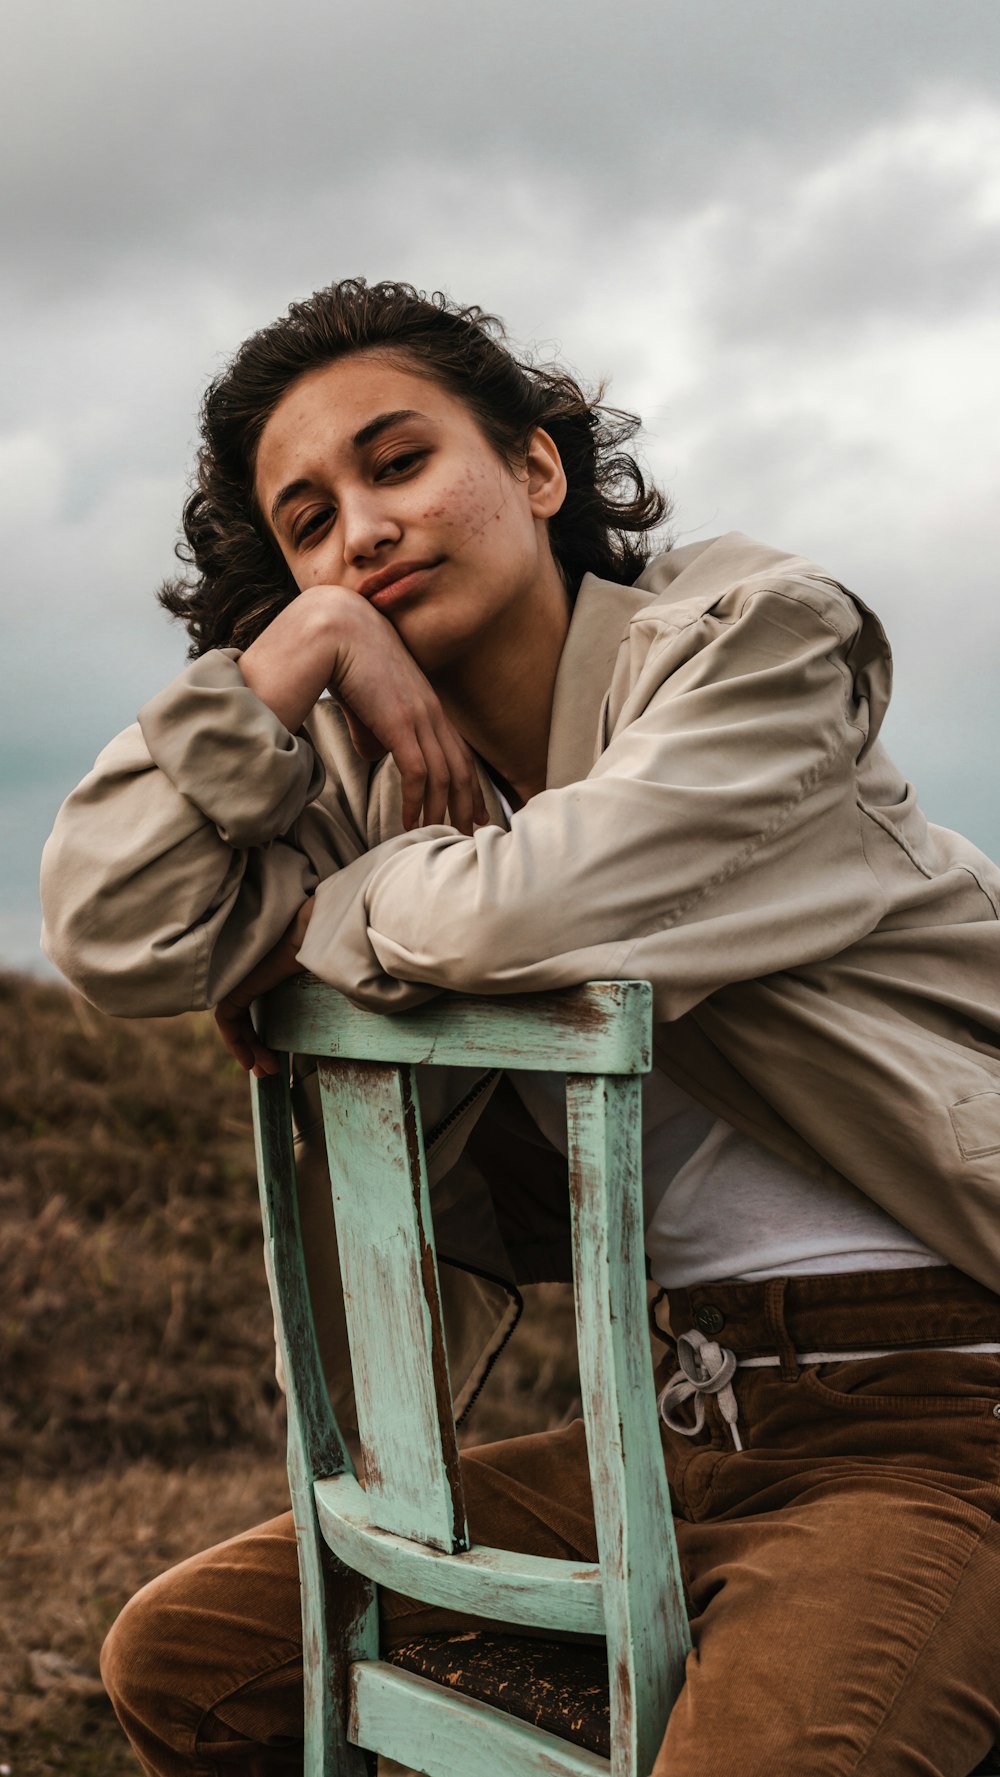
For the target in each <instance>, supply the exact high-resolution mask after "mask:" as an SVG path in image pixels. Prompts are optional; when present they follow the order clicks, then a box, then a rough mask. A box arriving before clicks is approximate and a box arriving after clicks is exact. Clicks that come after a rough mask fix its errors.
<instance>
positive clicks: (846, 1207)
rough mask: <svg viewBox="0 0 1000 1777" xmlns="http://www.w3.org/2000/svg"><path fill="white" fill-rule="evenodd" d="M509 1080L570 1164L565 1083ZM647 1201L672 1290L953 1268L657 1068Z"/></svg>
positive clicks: (649, 1224) (659, 1268)
mask: <svg viewBox="0 0 1000 1777" xmlns="http://www.w3.org/2000/svg"><path fill="white" fill-rule="evenodd" d="M509 1077H510V1079H511V1081H512V1083H513V1085H514V1087H515V1090H516V1091H517V1093H518V1096H519V1097H520V1099H521V1102H522V1104H523V1105H524V1107H525V1109H526V1110H527V1111H528V1113H529V1115H530V1116H531V1117H532V1118H533V1120H534V1122H535V1123H536V1124H537V1125H538V1128H539V1129H540V1130H541V1132H542V1134H543V1135H544V1136H545V1137H546V1138H547V1139H548V1140H549V1141H550V1142H551V1143H552V1145H553V1147H556V1148H558V1149H559V1150H560V1152H561V1153H563V1154H565V1152H566V1149H567V1136H566V1082H565V1078H564V1076H563V1075H562V1074H547V1073H529V1072H527V1071H521V1070H512V1071H511V1072H510V1075H509ZM642 1195H643V1206H644V1210H645V1222H646V1252H647V1255H648V1257H649V1264H650V1273H651V1275H652V1277H653V1279H654V1280H655V1282H656V1283H659V1284H662V1285H663V1286H664V1287H665V1288H667V1289H680V1288H684V1287H687V1286H689V1285H691V1284H698V1283H717V1282H720V1281H721V1280H722V1279H723V1278H739V1279H744V1280H747V1281H753V1282H759V1281H760V1280H761V1279H762V1278H765V1277H785V1276H789V1275H792V1274H794V1273H796V1272H813V1273H815V1272H818V1271H880V1270H888V1269H891V1268H896V1269H898V1268H902V1267H904V1266H911V1265H943V1264H944V1263H945V1262H946V1261H945V1260H944V1259H942V1258H941V1257H940V1256H939V1255H938V1254H937V1253H934V1252H932V1251H931V1250H930V1248H929V1247H926V1246H924V1244H923V1242H922V1241H920V1240H918V1239H917V1236H916V1235H915V1234H911V1233H910V1231H909V1229H908V1228H904V1227H903V1226H902V1224H901V1223H900V1222H897V1221H894V1220H893V1218H892V1216H890V1215H887V1214H886V1212H885V1210H883V1209H880V1208H879V1207H878V1205H877V1204H876V1203H873V1202H872V1200H871V1198H870V1197H866V1196H865V1195H864V1193H863V1192H862V1191H858V1190H857V1189H856V1188H855V1187H854V1186H853V1185H849V1184H847V1183H846V1182H841V1183H832V1182H830V1181H829V1180H826V1179H815V1178H813V1177H811V1176H810V1175H809V1174H808V1173H805V1172H801V1171H800V1170H799V1168H798V1167H797V1166H792V1165H791V1164H790V1163H789V1162H788V1161H786V1160H782V1159H780V1158H779V1157H778V1155H776V1154H772V1153H771V1152H770V1150H769V1149H767V1148H764V1147H762V1146H761V1144H760V1143H759V1142H756V1141H754V1140H753V1138H752V1137H751V1136H747V1135H741V1134H740V1132H739V1130H736V1129H734V1128H733V1127H732V1125H731V1124H729V1123H726V1122H724V1121H723V1119H722V1118H721V1117H714V1116H713V1115H712V1113H711V1111H706V1110H705V1109H704V1108H703V1106H701V1105H699V1104H698V1103H696V1101H695V1100H694V1099H693V1098H691V1096H690V1095H689V1094H688V1093H687V1092H685V1091H684V1090H683V1088H682V1087H680V1086H677V1085H675V1084H674V1082H673V1081H672V1080H671V1079H669V1078H668V1077H667V1075H666V1074H664V1073H662V1072H661V1071H660V1070H659V1069H658V1068H654V1070H653V1072H652V1073H650V1074H647V1075H645V1077H644V1078H643V1082H642Z"/></svg>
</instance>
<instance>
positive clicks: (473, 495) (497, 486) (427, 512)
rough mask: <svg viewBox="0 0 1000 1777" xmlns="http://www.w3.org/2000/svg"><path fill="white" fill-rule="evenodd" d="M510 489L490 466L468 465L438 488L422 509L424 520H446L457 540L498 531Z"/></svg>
mask: <svg viewBox="0 0 1000 1777" xmlns="http://www.w3.org/2000/svg"><path fill="white" fill-rule="evenodd" d="M508 495H509V490H508V489H507V488H506V487H505V486H504V484H503V482H502V481H501V479H500V477H499V476H498V475H497V474H496V473H494V472H492V471H491V470H490V469H488V468H481V469H480V468H474V467H471V466H470V467H467V468H466V469H464V470H463V471H462V473H461V474H460V475H459V476H458V477H457V478H456V479H455V480H454V481H453V482H452V483H451V484H450V485H449V486H448V487H447V488H442V489H440V490H437V491H436V492H435V494H434V495H433V496H432V497H431V498H430V499H429V500H428V502H427V504H426V505H425V506H424V507H423V509H422V510H421V512H420V514H419V517H420V521H421V522H425V523H428V524H438V525H440V524H444V525H446V526H447V528H448V530H449V531H451V532H452V533H453V535H454V540H455V543H454V544H453V546H455V544H457V545H459V546H460V545H461V544H462V543H466V542H471V541H472V540H473V539H474V538H476V537H479V536H484V537H485V536H486V535H487V534H489V533H490V532H495V528H496V526H497V525H499V524H501V523H502V520H503V517H504V511H505V508H506V505H507V499H508Z"/></svg>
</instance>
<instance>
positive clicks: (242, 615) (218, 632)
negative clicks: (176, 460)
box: [159, 278, 669, 657]
mask: <svg viewBox="0 0 1000 1777" xmlns="http://www.w3.org/2000/svg"><path fill="white" fill-rule="evenodd" d="M506 337H507V336H506V333H505V330H504V326H503V323H502V322H501V321H499V320H498V319H497V318H496V316H494V315H488V314H484V313H483V311H482V310H481V309H479V308H475V307H472V308H460V307H459V306H458V305H457V304H456V303H453V302H452V301H450V300H449V298H448V297H446V296H444V295H443V294H442V293H441V292H440V291H436V292H435V293H434V294H433V295H431V296H427V295H426V294H425V293H424V292H423V291H418V290H416V289H414V288H413V286H412V285H411V284H396V283H379V284H371V285H369V284H368V283H367V282H366V280H365V279H364V278H345V279H343V280H342V281H341V282H340V283H337V284H331V285H330V286H329V288H328V289H326V290H317V291H316V293H315V294H314V295H313V296H310V297H309V298H308V299H307V300H306V301H304V302H295V303H293V304H292V305H291V307H290V308H289V310H288V314H287V315H286V316H282V318H281V319H280V320H278V321H275V322H273V323H272V325H271V326H270V327H264V328H262V329H261V331H260V332H259V333H254V334H252V335H251V337H250V338H249V339H248V340H246V341H245V342H244V344H243V345H242V346H241V347H240V349H239V351H238V352H237V353H236V355H235V357H234V358H233V360H232V362H231V363H230V364H229V365H228V367H227V368H226V369H225V370H224V371H223V372H222V374H221V375H220V376H218V377H216V379H215V381H214V382H213V383H211V384H210V386H209V388H208V390H207V392H206V395H205V399H204V402H203V403H202V409H201V436H202V442H201V446H200V449H199V452H198V459H197V472H196V477H195V485H194V488H193V490H192V492H191V494H190V495H189V496H188V499H187V501H186V502H185V506H184V513H183V530H184V535H183V538H182V540H181V541H180V542H179V543H178V545H177V551H176V553H177V555H178V558H179V559H180V560H181V561H182V562H184V563H185V565H186V567H187V568H188V570H189V572H188V573H187V574H185V575H182V576H180V577H178V578H176V579H172V580H168V581H166V582H165V584H164V585H163V586H162V587H161V589H160V593H159V598H160V602H161V604H163V605H164V606H165V607H166V609H167V610H168V611H169V612H170V613H171V615H172V616H174V617H178V618H180V619H181V620H182V622H183V623H184V624H185V625H186V627H187V630H188V634H189V635H190V637H191V646H190V649H189V653H190V655H191V656H192V657H197V656H198V655H200V654H203V653H205V652H206V651H207V650H208V649H209V648H223V647H236V648H247V647H249V645H250V643H251V642H252V641H254V640H255V639H256V637H257V636H259V635H260V633H261V631H262V630H264V629H265V628H266V627H267V625H268V624H269V623H270V622H271V620H272V618H274V617H276V616H277V614H278V612H279V611H280V610H282V609H283V608H284V606H285V605H287V604H289V603H290V601H291V600H292V599H293V598H295V596H296V594H297V592H298V588H297V587H296V585H295V582H294V580H293V579H292V576H291V574H290V573H289V570H288V567H287V564H286V563H285V561H284V559H283V557H282V555H281V553H280V551H279V549H278V546H277V544H276V542H275V540H274V538H273V536H272V535H271V532H270V531H269V529H268V527H267V524H266V523H265V520H264V517H263V514H262V513H261V511H260V509H259V507H258V505H257V501H256V498H255V494H254V468H255V459H256V453H257V446H258V444H259V441H260V435H261V432H262V431H263V429H264V426H265V424H266V423H267V420H268V418H269V417H270V415H271V414H272V413H273V412H274V409H275V407H276V406H277V404H278V402H279V401H280V400H281V397H282V396H283V395H284V394H285V392H286V390H287V389H289V388H290V387H291V385H292V384H293V383H294V382H295V381H296V380H297V379H298V378H299V377H300V376H302V375H304V374H305V373H306V372H307V371H310V370H315V369H318V368H319V367H320V366H322V365H324V364H329V363H332V362H333V361H334V360H335V359H337V358H342V357H346V356H347V355H348V354H350V353H353V352H360V351H367V350H372V349H378V350H380V351H382V352H389V353H391V354H392V355H393V356H394V357H398V358H399V359H400V361H401V362H404V363H405V365H406V368H408V369H411V368H416V369H417V370H418V371H420V372H422V373H423V374H425V375H427V376H428V377H430V378H432V379H433V381H435V382H436V383H438V384H439V385H440V387H442V388H444V389H445V390H447V391H448V392H449V393H450V394H453V395H456V396H457V397H458V398H459V399H460V400H462V401H464V403H465V405H466V406H467V407H468V408H469V410H470V411H471V413H472V414H473V416H474V418H475V419H476V421H477V422H478V424H479V426H480V427H481V429H482V432H483V434H484V436H485V437H486V438H487V440H488V441H489V443H490V444H491V445H492V446H493V448H494V449H495V450H496V452H497V454H498V455H499V456H501V457H503V458H504V459H505V460H506V461H507V462H508V463H510V464H511V466H512V467H514V466H516V465H517V464H518V463H519V462H522V463H523V461H524V454H525V451H526V449H527V445H528V442H529V439H530V437H531V433H532V432H533V430H534V428H535V427H536V426H542V427H544V429H545V430H546V431H547V432H548V433H549V435H550V436H551V438H552V439H553V442H554V443H555V445H556V447H557V449H558V451H559V454H560V456H561V458H562V462H563V467H564V469H565V471H566V480H567V492H566V498H565V501H564V503H563V506H562V508H561V509H560V511H559V512H558V513H556V515H555V516H554V517H553V518H551V519H550V520H549V539H550V542H551V545H552V552H553V555H554V556H555V559H556V561H557V563H558V565H559V568H560V570H561V572H562V574H563V578H564V580H565V582H566V585H567V587H568V588H569V591H570V594H571V596H575V594H576V591H577V589H578V587H579V584H580V580H581V578H582V576H583V574H584V573H585V572H586V571H587V570H588V569H589V570H590V571H591V572H593V573H595V574H599V575H601V576H602V577H603V578H604V579H607V580H616V581H619V582H623V583H627V582H630V581H632V580H634V579H635V578H636V576H637V575H638V574H639V573H640V572H641V571H642V568H643V567H644V566H645V564H646V561H647V560H648V556H649V551H648V549H643V548H642V546H641V543H640V541H639V538H642V537H643V536H644V535H645V533H646V532H649V531H652V530H654V529H655V528H656V526H658V525H660V524H661V523H662V522H663V520H664V519H665V518H666V516H667V514H668V512H669V502H668V500H667V498H666V496H665V495H664V494H663V493H661V492H660V490H659V489H658V488H656V487H654V486H652V485H648V484H647V482H646V480H645V478H644V476H643V473H642V470H641V469H640V467H639V465H638V463H637V462H636V460H635V458H634V457H633V456H631V455H630V454H629V453H628V451H627V450H625V449H624V448H623V447H624V446H625V445H626V444H627V443H628V442H629V440H630V439H631V438H633V437H634V435H635V433H636V432H637V431H638V429H639V425H640V422H639V420H638V418H637V417H636V416H635V415H634V414H630V413H624V412H622V411H620V410H619V409H617V408H612V407H606V406H603V405H602V402H601V397H602V395H603V393H604V386H603V385H602V386H601V387H600V388H598V389H597V391H596V393H595V394H593V395H588V393H587V392H586V391H585V390H584V389H583V388H582V387H581V385H580V384H579V383H578V382H577V381H576V380H575V378H574V377H572V376H571V375H570V374H569V373H568V371H566V370H564V369H562V368H561V367H560V366H558V365H554V364H542V363H534V362H532V361H531V360H530V359H528V358H517V357H515V356H514V353H513V352H512V351H511V350H510V349H509V347H508V346H507V344H506V343H505V342H506ZM190 570H193V573H192V572H190Z"/></svg>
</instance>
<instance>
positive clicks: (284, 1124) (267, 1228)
mask: <svg viewBox="0 0 1000 1777" xmlns="http://www.w3.org/2000/svg"><path fill="white" fill-rule="evenodd" d="M251 1104H252V1109H253V1123H254V1144H255V1147H256V1151H257V1177H258V1181H259V1185H260V1200H261V1220H262V1222H263V1226H264V1258H265V1267H266V1270H267V1279H268V1287H269V1289H270V1292H271V1303H272V1307H273V1310H274V1321H275V1329H276V1332H277V1337H278V1343H279V1347H280V1350H281V1359H282V1364H283V1366H284V1372H285V1390H286V1397H287V1405H288V1480H289V1488H290V1491H291V1498H292V1509H293V1511H294V1513H295V1528H296V1542H297V1548H298V1560H299V1578H300V1582H301V1588H302V1649H303V1674H304V1707H305V1763H304V1772H305V1777H374V1771H373V1766H372V1761H371V1759H370V1758H368V1757H367V1756H366V1755H365V1753H363V1752H361V1751H359V1749H358V1748H357V1746H355V1745H353V1744H352V1743H351V1742H349V1741H348V1739H347V1737H346V1734H345V1719H344V1718H345V1691H346V1685H347V1673H348V1668H349V1666H350V1664H351V1662H352V1661H353V1660H357V1659H365V1658H367V1659H371V1658H374V1657H375V1656H376V1655H377V1654H378V1616H377V1611H376V1606H375V1588H374V1586H373V1585H372V1583H371V1581H370V1580H368V1578H367V1577H366V1576H365V1575H364V1574H363V1573H361V1572H359V1571H356V1570H354V1569H351V1568H348V1567H345V1566H344V1565H343V1564H342V1563H341V1562H340V1561H339V1560H338V1559H337V1558H336V1557H335V1556H334V1555H333V1554H332V1553H331V1552H330V1551H329V1550H328V1549H327V1548H326V1546H325V1544H324V1541H323V1538H322V1536H321V1534H320V1529H319V1522H318V1519H317V1516H316V1508H315V1502H314V1499H313V1483H314V1482H315V1481H316V1480H317V1479H319V1478H320V1477H322V1476H329V1475H336V1474H346V1475H349V1476H350V1477H352V1478H353V1475H354V1467H353V1464H352V1462H351V1458H350V1456H349V1454H348V1452H347V1449H346V1447H345V1445H344V1443H343V1440H342V1438H341V1436H340V1432H339V1430H338V1428H337V1423H336V1420H335V1418H334V1415H333V1411H332V1409H331V1406H330V1400H329V1395H328V1393H327V1388H326V1383H325V1380H324V1378H323V1372H322V1367H321V1364H320V1358H319V1349H318V1346H317V1342H316V1331H315V1326H314V1323H313V1315H312V1306H311V1303H310V1299H309V1286H308V1283H307V1281H306V1271H305V1261H304V1258H303V1252H302V1239H301V1233H300V1228H299V1212H298V1199H297V1195H296V1189H295V1151H294V1147H293V1143H292V1120H291V1099H290V1092H289V1083H288V1076H287V1074H281V1075H277V1076H272V1077H271V1078H269V1079H265V1080H260V1081H257V1080H254V1081H252V1083H251ZM355 1484H356V1483H355Z"/></svg>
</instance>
